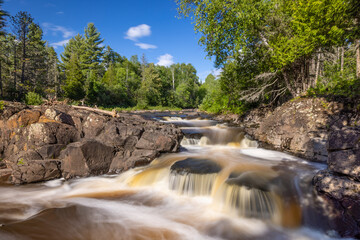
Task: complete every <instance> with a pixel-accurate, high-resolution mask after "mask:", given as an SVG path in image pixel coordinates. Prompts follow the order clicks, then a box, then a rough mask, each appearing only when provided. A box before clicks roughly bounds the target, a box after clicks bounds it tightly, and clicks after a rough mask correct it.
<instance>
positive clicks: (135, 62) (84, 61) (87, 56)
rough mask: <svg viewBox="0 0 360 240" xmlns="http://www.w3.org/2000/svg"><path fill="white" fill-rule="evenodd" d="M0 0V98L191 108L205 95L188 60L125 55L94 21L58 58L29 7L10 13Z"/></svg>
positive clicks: (29, 101) (32, 101)
mask: <svg viewBox="0 0 360 240" xmlns="http://www.w3.org/2000/svg"><path fill="white" fill-rule="evenodd" d="M1 5H2V0H0V32H1V33H0V99H6V100H17V101H26V102H27V103H30V104H38V103H41V99H65V98H67V99H69V100H71V101H73V102H83V103H85V104H88V105H98V106H117V107H133V106H137V107H139V108H146V107H150V106H169V107H180V108H194V107H197V106H198V105H199V104H200V103H201V101H202V99H203V98H204V96H205V95H206V89H205V88H204V87H202V86H201V83H200V81H199V78H198V77H197V75H196V69H195V68H194V67H193V66H192V65H191V64H184V63H181V64H179V63H178V64H173V65H171V66H169V67H164V66H157V65H155V64H153V63H148V62H147V60H146V58H145V56H144V55H143V56H142V57H141V59H139V58H138V56H136V55H135V56H132V57H131V58H130V59H127V58H126V57H124V56H121V55H120V54H118V53H117V52H115V51H114V50H112V49H111V47H110V46H103V44H102V43H103V41H104V40H103V39H102V38H101V36H100V33H99V32H98V30H97V29H96V27H95V26H94V24H92V23H89V24H88V26H87V27H86V28H85V31H84V34H83V35H80V34H78V35H76V36H75V37H73V38H72V39H70V41H69V42H68V43H67V44H65V46H64V51H63V52H62V53H61V54H60V59H58V56H57V54H56V52H55V50H54V48H53V47H51V46H49V45H48V44H47V42H46V41H44V40H43V31H42V29H41V27H40V26H39V25H38V24H36V23H35V22H34V19H33V18H32V17H31V15H30V14H29V13H27V12H19V13H17V14H16V15H15V16H8V14H7V13H6V11H4V10H1ZM6 25H7V26H9V28H7V29H11V30H10V31H9V32H6V31H5V26H6Z"/></svg>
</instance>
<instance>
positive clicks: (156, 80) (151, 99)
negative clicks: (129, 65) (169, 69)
mask: <svg viewBox="0 0 360 240" xmlns="http://www.w3.org/2000/svg"><path fill="white" fill-rule="evenodd" d="M142 77H143V80H142V81H141V87H140V89H139V91H138V105H139V106H142V107H145V106H156V105H158V104H159V103H160V98H161V94H160V91H159V89H160V88H161V79H160V77H159V74H158V73H157V71H156V69H155V65H154V64H152V63H151V64H148V66H147V67H145V69H144V73H143V75H142Z"/></svg>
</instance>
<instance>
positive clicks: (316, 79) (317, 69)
mask: <svg viewBox="0 0 360 240" xmlns="http://www.w3.org/2000/svg"><path fill="white" fill-rule="evenodd" d="M320 58H321V55H320V53H318V56H317V63H316V70H315V82H314V87H315V86H316V85H317V82H318V79H319V72H320Z"/></svg>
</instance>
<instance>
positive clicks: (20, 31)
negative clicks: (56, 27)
mask: <svg viewBox="0 0 360 240" xmlns="http://www.w3.org/2000/svg"><path fill="white" fill-rule="evenodd" d="M10 19H11V23H12V29H13V32H14V34H15V35H16V37H17V40H18V41H19V42H20V49H21V86H20V97H21V98H22V97H23V94H24V87H25V77H26V76H25V75H26V73H25V71H26V70H27V69H26V64H27V62H28V55H27V54H28V52H27V50H28V42H29V36H28V34H29V31H30V25H31V24H32V23H33V18H32V17H31V15H30V14H29V13H27V12H23V11H20V12H18V13H17V14H16V15H15V16H12V17H11V18H10Z"/></svg>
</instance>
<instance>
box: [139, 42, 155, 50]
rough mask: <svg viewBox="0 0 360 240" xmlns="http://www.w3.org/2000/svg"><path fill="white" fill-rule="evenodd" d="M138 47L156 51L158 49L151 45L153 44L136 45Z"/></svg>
mask: <svg viewBox="0 0 360 240" xmlns="http://www.w3.org/2000/svg"><path fill="white" fill-rule="evenodd" d="M135 45H136V46H138V47H139V48H141V49H145V50H147V49H155V48H157V46H155V45H151V44H147V43H135Z"/></svg>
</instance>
